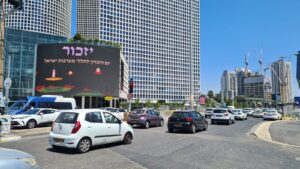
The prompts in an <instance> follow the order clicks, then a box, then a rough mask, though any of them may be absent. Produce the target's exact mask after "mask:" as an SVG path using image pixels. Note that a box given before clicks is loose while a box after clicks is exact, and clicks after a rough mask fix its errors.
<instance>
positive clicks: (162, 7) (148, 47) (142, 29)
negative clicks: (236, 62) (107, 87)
mask: <svg viewBox="0 0 300 169" xmlns="http://www.w3.org/2000/svg"><path fill="white" fill-rule="evenodd" d="M77 31H78V33H80V34H81V35H82V36H83V37H85V38H90V39H95V38H99V39H102V40H107V41H113V42H120V43H122V45H123V52H124V56H125V57H126V60H127V62H128V63H129V72H130V77H131V78H133V80H134V82H135V86H134V99H136V98H139V99H140V100H141V101H143V102H144V101H146V100H148V99H149V100H155V101H165V102H177V101H183V100H192V98H193V96H195V98H196V99H197V98H199V95H200V91H199V90H200V49H199V47H200V0H184V1H182V0H165V1H158V0H153V1H133V0H126V1H124V0H123V1H121V0H111V1H108V0H78V1H77Z"/></svg>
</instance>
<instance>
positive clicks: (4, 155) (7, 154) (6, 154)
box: [0, 148, 33, 160]
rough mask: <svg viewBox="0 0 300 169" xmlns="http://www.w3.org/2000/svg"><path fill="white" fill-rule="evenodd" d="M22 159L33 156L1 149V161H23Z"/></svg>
mask: <svg viewBox="0 0 300 169" xmlns="http://www.w3.org/2000/svg"><path fill="white" fill-rule="evenodd" d="M21 158H33V156H32V155H30V154H28V153H25V152H22V151H18V150H12V149H7V148H0V160H9V159H21Z"/></svg>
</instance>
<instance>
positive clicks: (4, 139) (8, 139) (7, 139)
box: [0, 135, 22, 143]
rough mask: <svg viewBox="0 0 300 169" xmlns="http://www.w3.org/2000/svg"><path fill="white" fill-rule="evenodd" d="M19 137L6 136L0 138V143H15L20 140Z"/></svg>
mask: <svg viewBox="0 0 300 169" xmlns="http://www.w3.org/2000/svg"><path fill="white" fill-rule="evenodd" d="M21 138H22V137H21V136H14V135H8V136H5V135H4V136H2V137H0V143H8V142H16V141H20V140H21Z"/></svg>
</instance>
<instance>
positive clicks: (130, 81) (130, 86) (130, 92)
mask: <svg viewBox="0 0 300 169" xmlns="http://www.w3.org/2000/svg"><path fill="white" fill-rule="evenodd" d="M132 93H133V80H132V79H130V80H129V94H132Z"/></svg>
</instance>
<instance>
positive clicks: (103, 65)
mask: <svg viewBox="0 0 300 169" xmlns="http://www.w3.org/2000/svg"><path fill="white" fill-rule="evenodd" d="M119 72H120V49H116V48H107V47H101V46H96V45H86V44H42V45H38V47H37V62H36V83H35V93H36V95H45V94H55V95H63V96H114V97H118V96H119Z"/></svg>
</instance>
